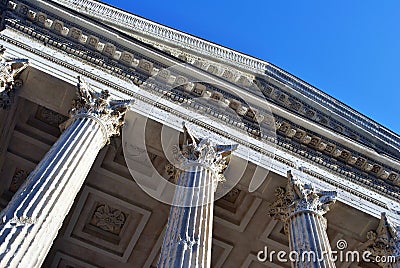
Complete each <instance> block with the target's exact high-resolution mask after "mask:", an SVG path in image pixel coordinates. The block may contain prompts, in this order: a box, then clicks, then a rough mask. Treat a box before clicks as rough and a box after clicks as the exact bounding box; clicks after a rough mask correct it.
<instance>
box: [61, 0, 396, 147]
mask: <svg viewBox="0 0 400 268" xmlns="http://www.w3.org/2000/svg"><path fill="white" fill-rule="evenodd" d="M54 2H57V3H59V4H61V5H63V6H65V7H68V8H70V9H72V10H75V11H77V12H79V13H81V14H84V15H86V16H89V17H92V18H95V19H97V20H100V21H102V22H108V23H112V24H114V25H118V26H119V27H121V28H125V29H126V31H129V32H132V33H140V34H141V35H142V36H145V37H149V38H153V39H155V40H158V41H159V42H161V43H167V44H170V45H172V46H173V47H176V46H177V47H181V48H184V49H185V50H186V51H192V52H195V53H198V54H201V55H203V56H206V57H209V58H212V59H215V60H216V61H222V62H225V63H227V64H229V65H232V66H235V67H238V68H241V69H243V70H247V71H249V72H251V73H254V74H256V75H257V74H258V75H261V76H263V75H265V74H267V75H268V76H270V77H273V78H274V79H276V80H278V81H280V82H282V83H283V84H285V85H286V86H288V87H290V88H292V89H294V90H295V91H297V92H299V93H300V94H303V95H304V96H306V97H308V98H310V99H312V100H313V101H315V102H316V103H319V104H321V105H323V106H324V107H325V108H326V109H327V110H328V111H331V112H332V113H335V114H337V115H339V116H340V117H342V118H344V119H345V120H348V122H350V123H352V124H354V125H356V126H358V127H360V128H362V129H364V130H367V132H369V133H370V134H371V135H372V136H373V137H374V138H377V139H380V140H382V141H384V142H385V143H386V144H387V145H388V146H390V147H392V148H394V149H395V150H396V148H397V151H399V149H398V148H400V136H399V135H397V134H396V133H394V132H392V131H390V130H388V129H386V128H385V127H383V126H382V125H380V124H378V123H377V122H375V121H373V120H371V119H369V118H368V117H366V116H364V115H362V114H361V113H358V112H357V111H355V110H353V109H352V108H350V107H348V106H347V105H345V104H343V103H341V102H340V101H338V100H336V99H334V98H332V97H331V96H329V95H327V94H325V93H323V92H322V91H320V90H318V89H317V88H315V87H313V86H311V85H309V84H307V83H306V82H304V81H302V80H301V79H299V78H297V77H295V76H293V75H291V74H290V73H288V72H286V71H284V70H282V69H280V68H278V67H276V66H274V65H273V64H271V63H269V62H267V61H263V60H260V59H257V58H254V57H251V56H248V55H245V54H243V53H240V52H237V51H234V50H232V49H229V48H226V47H223V46H220V45H218V44H215V43H212V42H209V41H207V40H203V39H201V38H198V37H195V36H192V35H189V34H186V33H183V32H181V31H178V30H175V29H172V28H170V27H166V26H164V25H161V24H158V23H155V22H153V21H150V20H147V19H144V18H141V17H139V16H136V15H134V14H131V13H129V12H126V11H122V10H120V9H117V8H114V7H111V6H109V5H106V4H103V3H100V2H96V1H92V0H58V1H54ZM143 41H144V40H143Z"/></svg>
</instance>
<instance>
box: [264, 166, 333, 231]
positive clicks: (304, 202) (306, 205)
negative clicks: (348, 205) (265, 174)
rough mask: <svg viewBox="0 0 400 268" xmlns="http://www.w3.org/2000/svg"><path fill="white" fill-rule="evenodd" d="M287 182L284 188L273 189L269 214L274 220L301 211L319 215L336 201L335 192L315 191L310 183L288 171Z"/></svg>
mask: <svg viewBox="0 0 400 268" xmlns="http://www.w3.org/2000/svg"><path fill="white" fill-rule="evenodd" d="M287 176H288V180H289V181H288V184H287V186H286V189H285V188H278V189H276V190H275V195H276V197H277V199H276V201H275V202H274V203H273V204H272V206H271V208H270V211H269V215H270V216H271V217H273V218H274V219H276V220H280V221H283V222H284V223H286V222H287V220H288V219H289V218H290V217H291V216H293V215H295V214H297V213H301V212H310V213H316V214H318V215H320V216H322V215H324V214H325V213H326V212H328V211H329V206H330V205H332V204H333V203H335V201H336V192H328V191H317V190H316V189H315V188H314V187H313V186H312V185H311V184H309V183H304V182H302V181H301V180H299V179H298V178H294V177H293V176H292V173H291V172H290V171H288V174H287Z"/></svg>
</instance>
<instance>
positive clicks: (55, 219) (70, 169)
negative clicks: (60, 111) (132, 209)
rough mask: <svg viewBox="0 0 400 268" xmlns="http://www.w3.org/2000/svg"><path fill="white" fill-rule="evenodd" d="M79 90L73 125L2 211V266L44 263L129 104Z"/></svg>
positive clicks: (104, 94) (104, 93) (0, 241)
mask: <svg viewBox="0 0 400 268" xmlns="http://www.w3.org/2000/svg"><path fill="white" fill-rule="evenodd" d="M78 89H79V94H78V95H79V96H78V98H77V99H75V100H74V108H73V109H72V110H71V116H72V118H71V119H70V120H69V121H68V124H66V125H69V126H68V127H67V128H66V130H65V131H64V132H63V133H62V135H61V136H60V138H59V139H58V140H57V142H56V143H55V144H54V145H53V146H52V147H51V149H50V151H49V152H48V153H47V154H46V155H45V157H44V158H43V159H42V160H41V162H40V163H39V164H38V165H37V167H36V168H35V170H33V171H32V172H31V174H30V175H29V176H28V178H27V180H26V183H25V184H24V185H22V186H21V187H20V189H19V190H18V191H17V193H15V195H14V197H13V198H12V200H11V201H10V203H9V204H8V206H7V207H6V208H5V209H4V210H3V211H2V212H1V214H0V219H1V221H2V222H1V225H0V267H40V265H41V264H42V262H43V261H44V258H45V257H46V255H47V253H48V251H49V250H50V247H51V245H52V243H53V240H54V239H55V238H56V236H57V232H58V230H59V229H60V228H61V225H62V223H63V220H64V218H65V216H66V215H67V213H68V211H69V210H70V208H71V206H72V204H73V202H74V199H75V197H76V195H77V193H78V191H79V189H80V188H81V186H82V184H83V182H84V180H85V178H86V176H87V174H88V172H89V170H90V168H91V166H92V164H93V162H94V160H95V158H96V156H97V154H98V152H99V150H100V149H101V148H102V147H103V146H104V145H105V144H106V143H107V142H108V140H109V138H110V137H111V136H112V135H114V134H116V133H117V132H118V131H119V127H120V125H121V124H122V120H123V115H124V114H125V112H126V109H127V107H126V105H125V104H124V103H123V102H119V103H118V105H115V104H114V102H115V101H111V100H109V94H108V92H107V91H103V92H102V93H101V94H100V93H96V92H94V91H92V90H91V89H90V88H88V87H83V86H82V85H81V84H79V86H78ZM124 105H125V106H124Z"/></svg>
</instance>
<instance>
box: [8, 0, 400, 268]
mask: <svg viewBox="0 0 400 268" xmlns="http://www.w3.org/2000/svg"><path fill="white" fill-rule="evenodd" d="M0 7H1V31H0V45H1V49H0V61H1V65H0V66H1V67H0V68H1V69H0V106H1V111H0V125H1V127H0V131H1V135H0V167H1V170H0V207H1V214H0V219H1V223H0V267H76V268H78V267H90V268H94V267H107V268H108V267H112V268H117V267H273V268H275V267H352V268H356V267H362V268H364V267H367V268H368V267H369V268H373V267H392V268H393V267H400V260H399V258H400V238H399V231H400V230H399V226H400V175H399V174H400V136H399V135H398V134H396V133H393V132H392V131H390V130H388V129H386V128H385V127H383V126H382V125H380V124H378V123H376V122H374V121H372V120H371V119H369V118H367V117H366V116H364V115H362V114H360V113H358V112H357V111H355V110H353V109H351V108H350V107H348V106H346V105H345V104H343V103H341V102H339V101H337V100H335V99H334V98H332V97H330V96H328V95H327V94H325V93H323V92H321V91H320V90H318V89H316V88H315V87H313V86H311V85H309V84H307V83H306V82H304V81H302V80H301V79H299V78H297V77H295V76H293V75H291V74H289V73H287V72H285V71H284V70H282V69H280V68H278V67H276V66H274V65H272V64H270V63H268V62H266V61H263V60H259V59H256V58H253V57H251V56H248V55H245V54H242V53H240V52H237V51H234V50H231V49H229V48H226V47H223V46H220V45H217V44H214V43H212V42H209V41H206V40H203V39H200V38H197V37H195V36H191V35H189V34H186V33H183V32H180V31H178V30H175V29H171V28H168V27H166V26H163V25H160V24H158V23H155V22H152V21H149V20H146V19H144V18H141V17H138V16H136V15H134V14H131V13H128V12H125V11H122V10H120V9H117V8H114V7H111V6H108V5H106V4H103V3H100V2H97V1H94V0H58V1H55V0H51V1H50V0H29V1H28V0H1V1H0Z"/></svg>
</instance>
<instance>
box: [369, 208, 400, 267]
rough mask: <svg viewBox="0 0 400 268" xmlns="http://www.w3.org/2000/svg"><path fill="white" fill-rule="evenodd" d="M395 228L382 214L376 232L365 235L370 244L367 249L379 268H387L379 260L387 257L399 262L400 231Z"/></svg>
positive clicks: (384, 214)
mask: <svg viewBox="0 0 400 268" xmlns="http://www.w3.org/2000/svg"><path fill="white" fill-rule="evenodd" d="M397 228H399V227H397ZM397 228H396V227H395V226H394V225H393V224H392V223H391V221H390V220H389V218H388V217H387V215H386V213H382V214H381V219H380V221H379V225H378V228H377V229H376V231H369V232H368V233H367V238H368V240H369V241H370V242H371V244H370V245H369V246H368V248H367V249H368V251H369V252H371V253H372V257H373V259H374V261H375V262H376V263H377V264H378V265H379V266H381V267H387V266H386V265H387V263H384V262H380V261H379V260H383V259H385V258H388V257H389V256H392V257H394V258H395V259H396V260H397V262H400V230H398V229H397ZM396 267H397V266H396Z"/></svg>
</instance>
